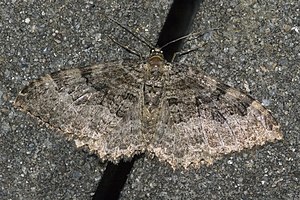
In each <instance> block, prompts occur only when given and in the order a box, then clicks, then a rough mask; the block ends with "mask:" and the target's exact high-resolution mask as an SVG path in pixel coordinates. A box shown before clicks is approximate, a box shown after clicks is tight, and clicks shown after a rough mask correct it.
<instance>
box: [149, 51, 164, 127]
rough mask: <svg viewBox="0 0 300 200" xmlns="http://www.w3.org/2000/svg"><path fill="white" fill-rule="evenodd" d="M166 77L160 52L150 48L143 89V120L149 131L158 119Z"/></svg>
mask: <svg viewBox="0 0 300 200" xmlns="http://www.w3.org/2000/svg"><path fill="white" fill-rule="evenodd" d="M167 77H168V69H167V68H166V62H165V60H164V57H163V54H162V52H161V51H160V50H159V49H154V50H152V52H151V55H150V56H149V58H148V60H147V62H146V63H145V65H144V90H143V96H144V104H143V121H144V125H145V129H146V130H148V131H149V132H151V129H152V128H154V129H155V127H156V124H157V122H158V121H159V116H160V112H161V110H162V109H161V107H162V103H163V99H164V98H163V97H164V93H165V81H166V79H167Z"/></svg>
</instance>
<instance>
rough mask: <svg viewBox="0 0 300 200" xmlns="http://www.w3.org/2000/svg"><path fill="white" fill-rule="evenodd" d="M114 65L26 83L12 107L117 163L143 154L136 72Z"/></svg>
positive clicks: (67, 71)
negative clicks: (122, 159)
mask: <svg viewBox="0 0 300 200" xmlns="http://www.w3.org/2000/svg"><path fill="white" fill-rule="evenodd" d="M136 70H138V68H137V67H136V65H134V67H133V66H132V64H131V62H128V63H126V62H116V63H106V64H99V65H94V66H91V67H83V68H74V69H69V70H63V71H59V72H55V73H52V74H49V75H46V76H44V77H41V78H40V79H38V80H35V81H33V82H31V83H30V84H29V85H28V86H26V87H25V88H24V89H23V90H22V91H21V92H20V93H19V95H18V97H17V99H16V101H15V106H16V107H19V108H21V110H23V111H26V112H29V113H30V114H31V115H33V116H35V117H38V118H39V119H41V120H42V121H43V122H45V123H46V124H48V125H50V126H51V127H54V128H56V129H59V130H60V131H62V132H63V133H65V135H67V136H68V138H69V139H72V140H75V143H76V145H77V146H78V147H80V146H83V145H87V146H88V148H89V149H90V150H92V151H93V152H96V153H97V154H98V155H99V157H100V158H101V159H104V160H106V159H108V160H111V161H114V162H118V161H119V159H121V158H130V157H132V156H133V155H134V154H136V153H138V152H143V151H144V149H145V144H144V143H143V136H142V133H141V129H140V127H141V106H142V105H141V95H142V87H141V86H142V84H141V83H140V82H141V81H140V80H141V77H139V75H140V74H141V73H140V72H138V71H136Z"/></svg>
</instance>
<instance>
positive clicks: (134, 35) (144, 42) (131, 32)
mask: <svg viewBox="0 0 300 200" xmlns="http://www.w3.org/2000/svg"><path fill="white" fill-rule="evenodd" d="M104 16H105V17H106V18H108V19H109V20H111V21H113V22H114V23H116V24H118V25H119V26H120V27H122V28H123V29H124V30H126V31H127V32H128V33H130V34H131V35H132V36H133V37H135V38H137V39H138V40H140V41H141V42H142V43H143V44H145V45H146V46H147V47H148V48H149V49H154V48H155V47H154V46H153V45H152V44H151V42H149V41H148V40H147V39H146V38H145V37H143V36H141V35H139V36H138V35H137V34H136V33H134V32H133V31H131V30H130V29H128V28H127V27H125V26H124V25H122V24H121V23H120V22H118V21H116V20H114V19H112V18H110V17H108V16H106V15H104ZM141 38H142V39H141Z"/></svg>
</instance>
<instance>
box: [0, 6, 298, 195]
mask: <svg viewBox="0 0 300 200" xmlns="http://www.w3.org/2000/svg"><path fill="white" fill-rule="evenodd" d="M63 2H64V3H60V1H58V2H55V3H52V2H50V1H49V2H48V1H43V2H41V1H5V0H4V1H1V2H0V19H1V20H0V199H13V200H14V199H32V200H35V199H36V200H37V199H80V200H81V199H82V200H83V199H90V198H91V196H92V195H93V192H94V191H95V189H96V188H97V184H98V182H99V180H100V179H101V176H102V174H103V170H104V169H105V166H106V164H105V163H103V162H101V161H100V160H99V159H98V158H97V157H96V156H95V155H92V154H90V153H89V152H88V151H87V150H86V149H76V148H75V145H74V143H73V142H72V141H66V140H65V139H64V138H63V137H62V136H61V135H60V134H59V133H57V132H55V131H54V130H51V129H48V128H47V127H46V126H45V125H43V124H41V123H38V121H37V120H35V119H34V118H32V117H30V116H28V115H26V114H24V113H21V112H19V111H18V110H16V109H15V108H13V107H12V102H13V100H14V98H15V96H16V95H17V93H18V91H19V90H20V89H21V88H22V87H24V85H26V84H27V83H28V81H29V80H32V79H34V78H37V77H39V76H40V75H43V74H46V73H49V72H54V71H57V70H59V69H63V68H71V67H77V66H84V65H88V64H93V63H99V62H106V61H112V60H119V59H122V58H130V57H134V56H133V55H130V54H129V53H128V52H126V51H124V50H123V49H122V48H121V47H119V46H117V45H116V44H114V43H112V42H111V40H109V39H108V37H107V35H110V36H112V37H115V38H117V39H118V41H120V42H122V43H124V44H125V45H130V46H132V47H133V48H134V49H137V50H138V51H139V52H142V53H143V54H145V55H147V53H148V52H149V50H148V49H147V48H145V47H143V46H142V45H141V43H140V42H138V41H137V40H133V39H132V37H131V36H130V34H128V33H126V31H124V30H122V29H120V28H119V27H117V26H116V25H115V24H113V23H111V22H109V21H108V20H106V19H105V18H104V17H103V16H102V15H101V13H105V14H107V15H109V16H111V17H113V18H114V19H116V20H118V21H119V22H121V23H122V24H125V25H127V26H129V27H130V28H131V29H132V30H134V31H136V32H138V33H140V34H141V35H143V36H144V37H146V38H149V40H150V41H152V42H153V43H154V44H155V41H156V39H157V37H158V33H159V32H160V29H161V27H162V25H163V23H164V20H165V17H166V15H167V12H168V9H169V7H170V4H171V1H134V2H133V1H122V2H121V1H63ZM299 13H300V8H299V2H298V1H296V0H293V1H291V0H288V1H281V0H276V1H275V0H274V1H273V0H266V1H245V0H241V1H235V0H233V1H205V2H204V4H202V6H201V8H200V11H199V13H198V15H197V18H196V20H195V22H194V29H193V32H198V31H201V32H207V33H206V34H205V35H204V37H199V38H196V39H195V40H189V41H187V42H186V46H185V48H186V49H189V48H195V47H199V49H198V50H197V51H193V52H191V53H189V54H187V55H185V56H182V57H179V58H177V61H178V62H184V63H189V64H191V65H193V66H195V67H199V68H201V69H203V70H205V71H206V72H207V73H208V74H211V75H212V76H214V77H217V78H218V79H220V80H222V81H223V82H225V83H227V84H230V85H231V86H234V87H236V88H241V89H243V90H246V91H248V92H249V93H250V94H251V95H252V96H253V97H255V98H256V99H258V100H259V101H261V102H263V104H264V105H265V106H266V107H267V108H268V109H270V110H271V111H272V113H273V115H274V116H275V117H276V118H277V119H278V121H279V122H280V123H281V125H282V130H283V133H284V141H281V142H278V143H276V144H268V145H265V146H263V147H258V148H255V149H253V150H246V151H243V152H240V153H235V154H231V155H228V156H226V157H225V158H224V159H222V160H219V161H218V162H216V163H215V164H214V165H211V166H207V167H202V168H200V169H198V170H193V171H179V170H177V171H173V170H172V169H171V168H170V167H169V166H168V165H166V164H164V163H160V162H158V161H157V160H156V159H148V158H144V159H140V160H138V161H137V162H136V163H135V166H134V168H133V171H132V173H131V174H130V176H129V179H128V181H127V183H126V185H125V188H124V190H123V192H122V196H121V199H300V192H299V191H300V188H299V178H300V171H299V169H300V166H299V165H300V164H299V163H300V159H299V157H300V154H299V139H300V133H299V132H300V112H299V110H300V109H298V104H299V101H300V95H299V94H300V86H299V81H300V66H299V60H300V59H299V58H300V53H299V52H300V46H299V41H300V21H299V19H300V17H299ZM213 28H218V30H215V31H211V29H213Z"/></svg>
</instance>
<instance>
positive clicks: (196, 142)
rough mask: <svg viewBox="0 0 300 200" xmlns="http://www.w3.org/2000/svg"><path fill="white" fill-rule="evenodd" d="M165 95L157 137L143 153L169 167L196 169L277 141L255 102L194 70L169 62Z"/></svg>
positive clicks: (268, 118) (277, 130) (265, 114)
mask: <svg viewBox="0 0 300 200" xmlns="http://www.w3.org/2000/svg"><path fill="white" fill-rule="evenodd" d="M165 92H166V94H165V97H164V98H165V101H164V105H163V106H162V108H163V110H162V116H161V118H162V120H161V121H162V123H160V124H159V125H158V131H159V132H158V135H159V136H158V137H157V138H158V139H157V140H156V141H154V142H153V143H152V145H150V146H149V147H148V149H149V151H150V152H153V153H154V154H155V155H156V156H157V157H158V158H159V159H160V160H162V161H167V162H168V163H169V164H171V166H172V167H173V168H178V167H184V168H188V167H199V166H200V165H201V164H202V163H212V162H213V160H215V159H218V158H220V157H221V156H222V155H224V154H228V153H230V152H234V151H241V150H242V149H245V148H251V147H253V146H254V145H263V144H264V143H265V142H267V141H274V140H275V139H281V138H282V133H281V131H280V127H279V125H278V124H277V122H276V121H275V119H274V118H273V117H272V115H271V114H270V112H269V111H268V110H266V109H265V108H264V107H263V106H262V105H261V104H260V103H259V102H258V101H256V100H254V99H253V98H251V97H250V96H248V95H247V94H245V93H242V92H240V91H238V90H236V89H233V88H231V87H229V86H227V85H225V84H223V83H220V82H218V81H216V80H214V79H212V78H211V77H208V76H206V75H204V74H203V72H201V71H198V70H196V69H195V68H192V67H189V66H185V65H182V64H174V65H173V66H172V69H171V71H170V74H169V81H167V82H166V90H165Z"/></svg>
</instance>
